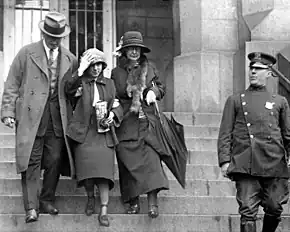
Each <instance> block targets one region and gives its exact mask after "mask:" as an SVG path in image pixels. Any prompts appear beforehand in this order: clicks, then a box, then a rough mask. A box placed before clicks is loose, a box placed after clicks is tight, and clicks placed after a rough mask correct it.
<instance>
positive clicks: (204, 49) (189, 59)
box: [174, 0, 244, 113]
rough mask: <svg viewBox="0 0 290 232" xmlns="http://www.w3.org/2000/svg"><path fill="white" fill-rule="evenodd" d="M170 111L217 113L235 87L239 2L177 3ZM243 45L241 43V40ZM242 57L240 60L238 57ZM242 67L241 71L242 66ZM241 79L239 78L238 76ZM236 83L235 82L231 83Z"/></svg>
mask: <svg viewBox="0 0 290 232" xmlns="http://www.w3.org/2000/svg"><path fill="white" fill-rule="evenodd" d="M177 2H178V7H177V9H178V11H179V12H178V13H179V14H174V17H175V22H176V21H177V20H176V15H178V16H179V23H180V32H179V33H178V32H176V31H175V41H178V40H179V41H180V51H179V53H180V54H179V55H177V56H175V59H174V111H179V112H202V113H210V112H221V110H222V108H223V106H224V102H225V100H226V98H227V97H228V96H229V95H230V94H232V93H233V90H234V87H235V85H237V83H239V75H237V74H239V73H240V71H239V69H237V68H235V67H234V64H235V63H237V64H239V62H240V60H241V59H240V58H239V57H240V54H239V51H240V47H241V46H240V40H241V39H243V36H241V35H239V27H240V24H239V11H238V9H239V6H238V5H239V0H220V1H212V0H179V1H177ZM243 41H244V39H243ZM242 57H244V56H242ZM242 67H244V66H243V65H242ZM242 77H243V76H242ZM234 79H236V80H234Z"/></svg>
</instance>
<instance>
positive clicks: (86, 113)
mask: <svg viewBox="0 0 290 232" xmlns="http://www.w3.org/2000/svg"><path fill="white" fill-rule="evenodd" d="M95 82H96V83H97V88H98V90H99V93H100V100H103V101H107V102H108V109H107V110H108V112H110V111H113V112H114V113H115V118H114V119H115V126H119V124H120V122H121V120H122V115H123V110H122V107H121V105H120V106H118V107H117V108H114V109H112V101H114V99H115V97H116V96H115V85H114V82H113V81H112V80H111V79H108V78H105V77H104V76H103V75H101V76H100V77H98V78H97V80H96V81H95V79H94V78H91V77H88V76H86V75H85V74H84V76H82V77H78V75H77V72H75V73H74V76H73V78H72V79H71V80H70V81H68V82H67V83H66V86H65V91H66V93H67V94H68V96H69V98H70V99H71V101H75V97H74V96H75V94H76V91H77V89H78V88H79V87H80V86H82V97H81V98H79V99H78V100H77V102H76V103H75V104H76V106H75V110H74V114H73V117H72V118H71V120H70V121H69V124H68V128H67V136H69V137H70V138H71V139H73V140H74V141H76V142H78V143H83V142H84V140H85V138H86V135H87V132H88V129H89V125H90V118H91V111H92V108H93V107H92V104H93V99H94V84H95ZM113 133H114V131H111V133H106V141H107V146H108V147H113V146H115V145H116V141H115V140H114V139H113V138H114V137H115V135H114V134H113Z"/></svg>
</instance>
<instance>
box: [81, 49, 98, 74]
mask: <svg viewBox="0 0 290 232" xmlns="http://www.w3.org/2000/svg"><path fill="white" fill-rule="evenodd" d="M93 60H94V55H93V54H91V52H90V51H86V52H85V53H84V54H83V56H82V57H81V61H80V66H79V68H78V76H79V77H80V76H82V75H83V73H84V72H85V71H86V69H87V68H88V67H89V66H90V64H91V62H92V61H93Z"/></svg>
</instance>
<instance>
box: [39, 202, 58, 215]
mask: <svg viewBox="0 0 290 232" xmlns="http://www.w3.org/2000/svg"><path fill="white" fill-rule="evenodd" d="M40 209H41V213H49V214H51V215H57V214H58V209H57V208H55V207H54V206H53V205H52V204H50V203H43V202H42V203H40Z"/></svg>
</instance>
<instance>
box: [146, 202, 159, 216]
mask: <svg viewBox="0 0 290 232" xmlns="http://www.w3.org/2000/svg"><path fill="white" fill-rule="evenodd" d="M148 216H149V217H151V218H157V217H158V216H159V212H158V205H150V206H148Z"/></svg>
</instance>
